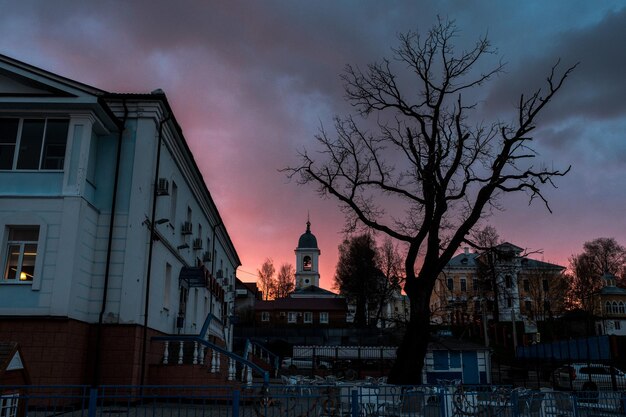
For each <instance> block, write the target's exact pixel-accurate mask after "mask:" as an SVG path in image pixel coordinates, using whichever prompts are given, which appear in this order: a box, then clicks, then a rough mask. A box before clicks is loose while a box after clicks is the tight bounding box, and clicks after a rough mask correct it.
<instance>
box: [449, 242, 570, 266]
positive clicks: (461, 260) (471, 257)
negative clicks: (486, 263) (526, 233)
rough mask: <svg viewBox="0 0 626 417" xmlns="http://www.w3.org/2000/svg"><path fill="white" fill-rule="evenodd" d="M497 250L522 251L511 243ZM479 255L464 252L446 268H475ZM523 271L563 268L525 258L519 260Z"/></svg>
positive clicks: (451, 260)
mask: <svg viewBox="0 0 626 417" xmlns="http://www.w3.org/2000/svg"><path fill="white" fill-rule="evenodd" d="M498 248H506V249H511V250H514V251H521V250H522V249H521V248H520V247H518V246H515V245H513V244H511V243H502V244H500V245H498ZM481 255H482V254H481V253H478V252H474V253H469V252H464V253H460V254H458V255H456V256H454V257H453V258H452V259H450V261H448V264H447V265H446V268H476V267H477V265H478V258H479V257H480V256H481ZM521 264H522V268H523V269H550V270H559V271H561V270H564V269H565V267H563V266H561V265H556V264H552V263H550V262H544V261H538V260H536V259H531V258H527V257H525V256H523V257H522V260H521Z"/></svg>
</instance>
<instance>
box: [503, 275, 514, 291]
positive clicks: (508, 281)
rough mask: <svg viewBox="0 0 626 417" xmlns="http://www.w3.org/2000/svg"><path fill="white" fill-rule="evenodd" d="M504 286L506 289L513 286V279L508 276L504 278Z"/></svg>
mask: <svg viewBox="0 0 626 417" xmlns="http://www.w3.org/2000/svg"><path fill="white" fill-rule="evenodd" d="M504 285H506V287H507V288H511V287H512V286H513V278H511V276H510V275H507V276H505V277H504Z"/></svg>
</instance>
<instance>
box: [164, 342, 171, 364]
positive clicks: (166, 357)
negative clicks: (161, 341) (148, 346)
mask: <svg viewBox="0 0 626 417" xmlns="http://www.w3.org/2000/svg"><path fill="white" fill-rule="evenodd" d="M169 358H170V342H167V341H166V342H165V350H164V351H163V365H167V364H168V362H169Z"/></svg>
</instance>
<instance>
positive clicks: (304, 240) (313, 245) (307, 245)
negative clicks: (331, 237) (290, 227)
mask: <svg viewBox="0 0 626 417" xmlns="http://www.w3.org/2000/svg"><path fill="white" fill-rule="evenodd" d="M298 249H318V247H317V238H316V237H315V235H314V234H313V233H311V222H310V221H307V222H306V232H304V233H303V234H302V235H301V236H300V239H299V240H298Z"/></svg>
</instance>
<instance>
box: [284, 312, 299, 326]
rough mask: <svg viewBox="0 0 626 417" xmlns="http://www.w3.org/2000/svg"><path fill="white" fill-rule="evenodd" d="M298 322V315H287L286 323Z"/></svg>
mask: <svg viewBox="0 0 626 417" xmlns="http://www.w3.org/2000/svg"><path fill="white" fill-rule="evenodd" d="M297 321H298V315H297V314H296V313H295V312H294V311H290V312H289V313H287V323H296V322H297Z"/></svg>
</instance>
